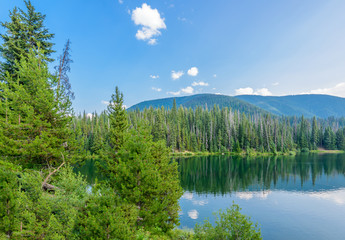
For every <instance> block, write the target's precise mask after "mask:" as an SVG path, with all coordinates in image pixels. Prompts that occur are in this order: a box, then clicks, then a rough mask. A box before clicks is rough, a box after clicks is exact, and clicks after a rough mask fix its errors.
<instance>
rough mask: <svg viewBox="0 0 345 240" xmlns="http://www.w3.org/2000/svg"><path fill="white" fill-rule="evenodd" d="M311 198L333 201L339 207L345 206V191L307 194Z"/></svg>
mask: <svg viewBox="0 0 345 240" xmlns="http://www.w3.org/2000/svg"><path fill="white" fill-rule="evenodd" d="M307 195H308V196H310V197H313V198H318V199H324V200H329V201H333V202H335V203H336V204H338V205H345V190H344V189H342V190H337V191H327V192H313V193H309V194H307Z"/></svg>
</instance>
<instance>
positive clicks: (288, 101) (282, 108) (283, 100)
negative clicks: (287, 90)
mask: <svg viewBox="0 0 345 240" xmlns="http://www.w3.org/2000/svg"><path fill="white" fill-rule="evenodd" d="M236 98H238V99H241V100H243V101H246V102H248V103H251V104H253V105H255V106H257V107H260V108H262V109H264V110H266V111H269V112H271V113H273V114H276V115H286V116H302V115H303V116H305V117H308V118H310V117H313V116H316V117H319V118H327V117H330V116H333V117H344V116H345V98H341V97H335V96H329V95H320V94H308V95H290V96H281V97H273V96H257V95H240V96H236Z"/></svg>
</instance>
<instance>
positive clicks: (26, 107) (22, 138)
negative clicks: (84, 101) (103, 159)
mask: <svg viewBox="0 0 345 240" xmlns="http://www.w3.org/2000/svg"><path fill="white" fill-rule="evenodd" d="M43 59H44V55H43V53H42V51H41V50H33V49H32V50H30V52H29V54H28V56H27V58H22V59H21V60H20V62H18V61H16V65H15V67H16V68H17V69H18V71H17V78H16V79H14V78H13V77H12V76H11V75H10V74H9V73H8V72H7V74H6V80H7V81H6V82H8V84H6V83H4V82H1V83H0V84H1V89H2V90H3V95H2V96H3V99H2V100H1V101H0V111H1V112H0V115H1V116H3V117H1V118H0V126H1V128H2V133H1V134H2V138H1V139H0V154H1V155H2V156H8V157H11V158H12V159H14V158H15V159H17V160H20V162H21V163H29V164H44V165H45V166H52V165H56V164H61V162H62V161H63V159H62V156H61V154H63V155H66V153H67V150H68V149H71V147H72V145H73V144H72V142H73V140H72V139H71V130H70V128H69V124H70V123H71V117H70V116H69V115H70V114H71V103H70V102H69V101H66V99H68V97H66V95H63V94H62V95H60V97H59V99H56V96H55V91H54V89H55V87H56V77H55V76H53V75H51V74H50V73H49V71H48V66H47V64H46V63H45V61H43ZM21 83H25V84H21ZM62 98H65V101H62V100H61V99H62Z"/></svg>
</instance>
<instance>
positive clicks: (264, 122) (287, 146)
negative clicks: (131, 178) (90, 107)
mask: <svg viewBox="0 0 345 240" xmlns="http://www.w3.org/2000/svg"><path fill="white" fill-rule="evenodd" d="M128 120H129V121H130V122H131V125H132V126H133V127H136V126H137V124H138V122H140V121H143V120H145V121H147V122H148V124H149V126H150V127H151V134H152V135H153V139H154V140H155V141H158V140H165V141H166V144H167V147H168V148H169V149H170V151H171V152H185V151H189V152H210V153H217V152H220V153H225V152H235V153H247V154H260V153H272V154H284V153H285V154H287V153H289V152H291V151H293V152H296V151H310V150H317V149H326V150H345V128H344V127H345V119H344V118H333V117H329V118H327V119H321V118H320V119H316V118H315V117H314V118H311V119H307V118H304V117H303V116H302V117H281V116H276V115H271V114H260V113H257V114H252V115H250V114H243V113H241V112H239V111H232V110H231V108H228V107H223V108H219V107H218V106H217V105H215V106H213V107H211V108H210V109H208V108H202V107H197V108H196V109H195V110H193V109H191V108H185V107H182V106H180V107H179V108H177V107H176V102H175V101H174V105H173V107H172V108H171V109H166V108H164V107H161V108H152V107H151V108H148V109H147V108H146V109H144V110H142V111H139V110H133V111H129V112H128ZM72 127H73V130H74V131H75V133H76V134H77V136H78V141H79V143H80V146H81V151H82V153H83V154H87V155H98V154H99V153H98V152H99V150H100V149H102V146H103V145H104V144H106V143H107V141H108V140H107V137H106V136H107V134H108V131H109V118H108V116H107V113H106V112H102V113H101V114H97V113H94V114H93V115H92V116H91V117H90V116H88V115H87V114H86V113H83V114H80V115H78V116H76V117H74V119H73V125H72Z"/></svg>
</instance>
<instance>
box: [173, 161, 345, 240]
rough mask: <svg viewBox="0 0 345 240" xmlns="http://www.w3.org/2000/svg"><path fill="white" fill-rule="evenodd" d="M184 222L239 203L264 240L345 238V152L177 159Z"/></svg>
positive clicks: (197, 220)
mask: <svg viewBox="0 0 345 240" xmlns="http://www.w3.org/2000/svg"><path fill="white" fill-rule="evenodd" d="M178 162H179V165H180V172H181V184H182V187H183V189H184V190H185V193H184V195H183V196H182V198H181V200H180V205H181V209H182V211H181V214H180V222H181V226H180V227H182V228H183V227H186V228H193V227H194V225H195V223H201V222H203V219H205V218H209V219H210V220H211V221H213V220H214V216H213V215H212V213H213V212H216V211H218V210H219V209H225V208H227V207H229V206H230V205H231V204H232V202H235V203H236V204H238V205H239V206H240V207H241V208H242V212H243V213H245V214H246V215H248V216H251V219H252V220H253V221H254V222H258V223H259V225H260V226H261V232H262V235H263V238H264V239H345V227H344V225H345V155H343V154H305V155H297V156H294V157H285V156H284V157H256V158H240V157H228V156H210V157H193V158H186V159H178Z"/></svg>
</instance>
